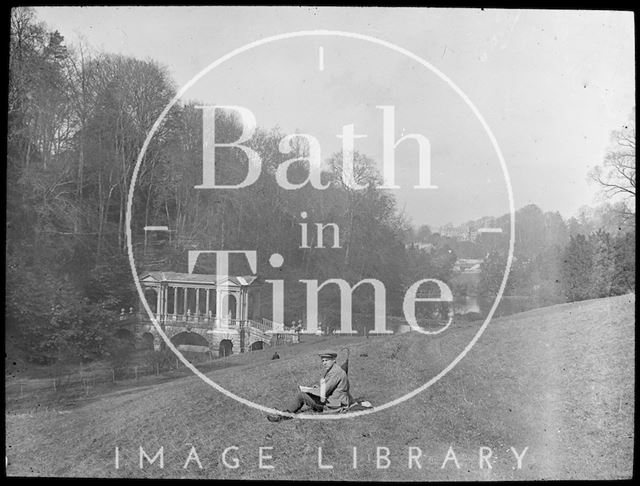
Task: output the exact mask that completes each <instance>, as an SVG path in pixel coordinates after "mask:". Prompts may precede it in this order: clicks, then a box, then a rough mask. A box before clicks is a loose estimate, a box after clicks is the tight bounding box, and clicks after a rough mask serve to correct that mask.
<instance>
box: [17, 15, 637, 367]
mask: <svg viewBox="0 0 640 486" xmlns="http://www.w3.org/2000/svg"><path fill="white" fill-rule="evenodd" d="M9 68H10V72H9V91H8V96H9V99H8V131H7V213H6V214H7V226H6V227H7V247H6V251H7V253H6V258H7V277H6V278H7V286H6V288H7V291H6V317H7V327H6V330H5V332H6V335H7V337H8V344H7V346H15V347H16V348H20V349H22V350H23V351H24V352H26V353H28V354H27V356H28V357H29V359H31V360H33V361H36V362H41V363H51V362H54V361H60V360H68V359H83V360H90V359H97V358H101V357H109V356H115V355H117V354H118V352H119V349H120V347H121V346H122V343H121V342H119V341H118V340H117V339H115V338H113V328H114V323H115V322H117V319H118V314H119V312H120V309H122V308H125V309H128V308H130V307H134V308H137V307H138V303H137V302H138V297H137V293H136V292H135V289H134V287H133V280H132V278H131V269H130V267H129V261H128V258H127V250H126V237H125V234H126V226H125V214H126V206H127V195H128V192H129V189H130V187H129V184H130V183H131V177H132V172H133V168H134V166H135V163H136V160H137V157H138V154H139V152H140V149H141V147H142V145H143V142H144V140H145V138H146V136H147V133H148V131H149V129H150V127H151V126H152V125H153V123H154V121H155V120H156V118H157V117H158V115H159V114H160V112H161V111H162V110H163V109H164V107H165V106H166V105H167V103H168V102H169V100H170V99H171V98H172V97H173V95H174V94H175V91H176V87H175V86H174V83H173V81H172V80H171V79H170V77H169V76H168V74H167V70H166V69H165V68H163V67H162V66H160V65H158V64H157V63H155V62H153V61H150V60H146V61H142V60H138V59H133V58H127V57H122V56H119V55H112V54H108V53H96V52H94V51H92V50H91V49H89V48H87V47H86V46H78V47H74V48H71V47H70V46H68V45H67V44H66V43H65V39H64V38H63V37H62V36H61V35H60V34H59V33H58V32H57V31H55V30H52V29H49V28H48V27H47V26H46V25H44V24H42V23H40V22H39V21H38V19H37V18H36V16H35V14H34V12H33V11H32V10H30V9H28V8H17V9H14V10H13V11H12V14H11V42H10V57H9ZM195 106H196V103H179V104H177V105H175V106H174V108H173V109H172V110H171V111H170V112H169V114H168V116H167V118H166V119H165V122H164V123H163V124H162V125H161V127H160V129H159V131H158V132H157V133H156V135H155V137H154V138H153V140H152V141H151V144H150V145H149V148H148V150H147V152H146V154H145V157H144V160H143V163H142V165H141V167H140V171H139V174H138V178H137V181H136V187H135V196H134V200H133V208H132V224H131V229H132V235H133V246H134V251H135V254H136V264H137V266H138V271H139V272H141V271H144V270H148V269H155V268H157V269H163V270H173V271H181V272H186V271H187V264H186V262H187V258H186V254H187V251H188V250H189V249H210V250H219V249H228V250H256V251H257V253H258V275H259V276H260V278H261V279H269V278H277V279H283V280H284V281H285V288H286V302H285V318H286V320H287V321H289V320H292V319H298V318H300V317H301V316H303V315H304V306H305V304H306V301H305V295H304V291H305V287H304V285H301V284H299V283H298V280H299V279H304V278H314V279H317V280H319V281H321V282H322V281H323V280H325V279H328V278H336V277H340V278H343V279H345V280H347V281H349V282H350V283H352V284H355V283H356V282H358V281H359V280H362V279H364V278H377V279H379V280H381V281H382V282H383V283H384V284H385V288H386V290H387V296H386V297H387V312H388V314H389V315H397V316H400V315H401V313H402V299H403V297H404V292H405V290H406V289H407V287H408V286H409V285H411V284H412V283H413V282H415V281H417V280H419V279H421V278H439V279H441V280H443V281H445V282H448V283H449V282H451V277H452V268H453V265H454V263H455V261H456V259H457V258H483V259H484V263H483V271H482V275H481V279H480V284H479V286H478V288H477V289H468V288H463V287H458V288H456V287H455V286H453V290H454V294H456V295H457V297H459V296H462V295H465V294H466V293H470V292H476V291H477V293H478V294H479V296H480V297H481V298H482V302H483V304H482V308H483V311H486V309H487V306H488V305H489V303H490V302H491V301H492V299H493V296H495V293H496V291H497V288H498V286H499V284H500V281H501V279H502V274H503V272H504V264H505V261H506V249H507V244H508V234H506V233H505V234H503V235H502V236H501V237H500V238H497V239H487V240H483V239H479V240H477V241H475V242H470V241H467V242H463V241H456V240H454V239H451V238H445V237H442V236H440V235H439V234H437V233H432V232H431V230H430V229H429V227H427V226H423V227H420V228H414V227H412V225H411V222H410V221H408V220H407V218H406V217H404V216H403V215H402V214H401V213H400V212H399V210H398V208H397V206H396V202H395V200H394V199H393V197H392V196H391V195H390V194H389V193H387V192H385V191H383V190H381V189H379V187H378V186H379V182H380V181H379V176H378V174H377V172H376V170H375V169H374V166H375V164H374V161H371V160H369V159H368V158H367V157H366V156H364V155H361V154H356V157H355V159H356V179H357V180H358V181H359V182H361V183H364V182H369V183H370V185H369V188H368V189H364V190H353V189H351V188H350V187H349V185H347V184H345V183H344V180H343V175H342V172H341V168H340V164H339V161H338V157H337V155H336V156H334V157H333V158H332V159H331V160H330V161H329V163H328V164H327V167H329V168H330V170H328V171H326V172H325V173H323V180H324V182H327V183H329V184H330V186H329V188H328V189H326V190H322V191H320V190H316V189H313V188H311V187H310V186H309V185H307V186H304V187H303V188H301V189H299V190H295V191H287V190H284V189H282V188H281V187H280V186H279V185H278V184H277V183H276V181H275V177H274V173H275V170H276V168H277V167H278V166H279V165H280V164H281V163H282V162H284V161H285V160H289V159H291V157H292V154H291V153H290V154H282V153H280V151H279V150H278V143H279V141H280V139H281V138H282V134H280V133H279V132H278V131H277V130H276V129H266V128H265V129H260V130H259V131H258V133H257V134H256V135H255V136H254V137H253V139H252V140H251V146H252V147H253V148H255V149H256V150H258V151H259V152H260V153H261V155H262V157H263V170H262V176H261V177H260V178H259V179H258V181H257V182H256V183H255V184H253V185H251V186H249V187H247V188H244V189H242V190H231V191H230V190H219V189H217V190H195V189H194V186H195V185H197V184H200V183H201V182H202V111H201V110H198V109H196V108H195ZM632 129H633V141H634V147H633V190H634V193H633V195H634V197H635V126H634V127H633V128H632ZM238 133H239V127H238V123H237V121H236V120H235V119H234V118H233V117H232V116H225V115H224V114H220V116H218V118H217V120H216V137H220V138H219V139H217V140H216V141H233V140H235V138H237V135H238ZM305 150H306V148H305V147H304V146H302V145H299V146H297V147H295V149H294V152H297V154H298V155H299V156H301V157H303V156H304V153H305ZM222 155H223V156H224V157H223V158H222V160H221V162H220V164H219V166H218V169H219V171H220V172H219V173H218V174H217V177H218V176H219V177H220V180H225V181H228V183H233V182H234V181H235V182H238V181H240V180H242V178H243V177H244V174H245V173H246V161H245V159H244V158H243V157H241V156H239V155H238V154H237V153H235V152H234V151H231V150H230V151H228V152H223V153H222ZM307 173H308V169H307V165H306V163H305V162H304V161H300V162H297V163H295V164H293V165H292V166H291V167H290V169H289V179H290V180H291V181H304V180H305V179H306V177H307ZM598 175H599V176H600V177H601V178H604V177H605V176H606V174H604V173H602V172H601V173H599V174H598ZM632 208H633V206H631V205H629V203H628V202H627V203H625V202H621V203H616V204H608V203H607V204H604V205H603V206H601V207H599V208H595V209H588V208H585V210H584V211H582V213H581V214H580V215H579V216H578V217H577V218H571V219H570V220H567V221H565V220H563V218H562V217H561V216H560V214H559V213H552V212H548V213H543V212H542V211H541V210H540V209H539V208H537V207H536V206H533V205H532V206H527V207H525V208H522V209H521V210H519V211H518V213H517V215H516V235H515V241H516V252H515V255H516V259H515V261H514V265H513V269H512V274H511V277H510V279H509V284H508V286H507V289H506V292H505V295H508V296H523V295H526V296H528V297H529V301H528V302H529V304H528V305H529V307H531V306H540V305H549V304H553V303H558V302H565V301H571V300H580V299H587V298H595V297H603V296H607V295H615V294H621V293H625V292H629V291H632V290H634V289H635V246H634V244H635V214H630V213H633V209H632ZM302 211H305V212H306V213H307V214H308V217H307V219H306V222H307V223H309V225H310V226H311V225H312V224H313V223H315V222H319V223H327V222H332V223H336V224H337V226H338V227H339V228H340V248H331V244H330V243H331V242H332V238H331V236H330V235H331V231H330V230H328V231H327V232H326V234H325V246H326V247H327V248H324V249H322V250H318V249H304V248H300V226H299V223H300V222H301V217H300V214H301V212H302ZM508 222H509V216H508V215H504V216H500V217H487V218H484V219H483V220H479V221H476V222H470V223H469V224H470V225H472V226H473V225H477V226H478V227H479V226H481V225H483V224H486V223H491V224H493V225H495V226H498V227H502V228H503V229H504V230H505V232H508ZM147 225H167V226H168V227H169V228H171V230H172V233H171V234H170V238H169V239H166V240H164V241H159V242H158V241H157V240H156V239H154V241H153V242H151V243H149V242H148V244H147V245H145V237H144V232H143V228H144V227H145V226H147ZM309 236H310V238H314V237H317V234H316V233H310V234H309ZM311 242H312V243H313V240H311ZM417 243H428V245H427V247H426V248H425V245H424V244H423V245H418V244H417ZM310 246H313V245H312V244H311V245H310ZM272 253H280V254H281V255H282V256H283V257H284V261H285V263H284V265H283V266H282V268H281V269H274V268H272V267H271V266H270V265H269V263H268V260H269V256H270V255H271V254H272ZM196 271H197V272H202V273H214V272H215V266H214V265H213V260H212V259H211V260H208V259H207V258H204V257H203V258H201V260H200V261H199V262H198V267H197V268H196ZM232 273H237V274H241V273H248V269H247V268H246V267H243V266H242V264H241V262H239V261H233V260H232ZM265 289H266V290H265V295H263V298H262V301H261V302H262V306H263V307H262V309H261V311H262V315H264V316H265V317H269V316H270V295H269V286H267V285H265ZM320 295H321V302H320V303H321V309H323V312H324V321H325V322H326V323H328V325H336V326H337V325H339V324H338V322H339V316H338V312H339V308H340V306H339V301H338V298H339V294H338V292H337V289H333V290H331V289H329V288H328V289H326V291H324V290H323V292H322V293H321V294H320ZM532 299H533V300H532ZM372 312H373V293H372V292H370V290H369V289H366V286H362V287H361V288H359V289H358V290H356V292H355V298H354V313H356V314H358V315H361V316H367V315H371V313H372Z"/></svg>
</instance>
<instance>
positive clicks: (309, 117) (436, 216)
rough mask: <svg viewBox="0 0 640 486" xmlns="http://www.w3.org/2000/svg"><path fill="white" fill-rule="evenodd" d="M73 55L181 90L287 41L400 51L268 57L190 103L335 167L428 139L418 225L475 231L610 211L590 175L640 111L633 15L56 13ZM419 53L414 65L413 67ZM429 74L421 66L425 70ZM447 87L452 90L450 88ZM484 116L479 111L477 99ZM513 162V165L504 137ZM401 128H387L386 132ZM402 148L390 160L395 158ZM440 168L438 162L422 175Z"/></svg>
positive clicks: (414, 205)
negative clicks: (515, 221)
mask: <svg viewBox="0 0 640 486" xmlns="http://www.w3.org/2000/svg"><path fill="white" fill-rule="evenodd" d="M36 11H37V14H38V17H39V19H40V20H42V21H44V22H45V23H46V24H47V25H48V27H49V28H51V29H57V30H59V31H60V33H61V34H62V35H63V36H64V37H65V39H66V41H67V44H70V45H77V43H78V42H83V43H85V45H88V46H90V48H91V49H93V50H95V51H96V52H109V53H120V54H123V55H128V56H133V57H136V58H140V59H152V60H155V61H157V62H159V63H160V64H162V65H164V66H166V67H167V69H168V71H169V73H170V74H171V76H172V78H173V79H174V81H175V83H176V86H177V87H182V86H184V85H185V84H186V83H188V82H189V81H190V80H191V79H192V78H194V76H196V75H197V74H198V73H200V72H201V71H202V70H204V69H205V68H207V67H209V66H211V64H212V63H213V62H214V61H216V60H217V59H219V58H221V57H222V56H224V55H226V54H228V53H230V52H231V51H233V50H235V49H238V48H240V47H242V46H245V45H246V44H248V43H251V42H254V41H258V40H260V39H264V38H266V37H270V36H276V35H280V34H284V33H290V32H299V31H312V30H318V29H322V30H331V31H343V32H350V33H355V34H360V35H364V36H369V37H371V38H375V39H379V40H382V41H386V42H387V43H390V44H392V45H394V46H399V47H400V48H402V49H404V50H406V51H403V52H405V53H403V52H399V51H398V50H394V49H392V48H390V47H389V44H385V45H381V44H380V43H375V42H372V41H368V40H364V39H362V38H352V37H344V36H337V35H324V36H320V35H307V36H298V37H291V38H287V39H280V40H277V41H273V42H269V43H265V44H262V45H259V46H256V47H254V48H251V49H248V50H246V51H244V52H241V53H238V54H237V55H236V56H234V57H233V58H231V59H229V60H228V61H225V62H224V63H222V64H220V65H219V66H217V67H215V68H213V69H211V70H210V71H208V72H207V73H206V74H205V75H203V76H202V77H201V78H200V79H199V80H198V82H197V83H195V84H194V85H193V86H192V87H191V88H190V89H189V90H188V91H187V92H186V93H185V96H184V98H183V99H184V100H198V101H200V102H202V103H205V104H219V105H237V106H242V107H245V108H247V109H249V110H250V111H251V112H252V113H253V114H254V115H255V117H256V120H257V124H258V126H260V127H265V128H271V127H274V126H277V127H279V129H280V130H281V132H282V133H283V135H285V134H291V133H296V132H298V133H304V134H309V135H313V136H314V137H315V138H316V139H317V140H318V142H319V146H320V147H321V153H322V158H323V159H325V158H327V157H329V156H330V155H331V154H332V153H334V152H338V151H340V150H341V143H342V142H341V139H339V138H338V137H337V135H339V134H340V133H341V132H342V127H344V126H347V125H350V124H353V125H354V130H355V133H356V134H358V135H366V138H358V139H356V140H355V148H356V149H357V150H358V151H360V152H362V153H364V154H366V155H367V156H369V157H371V158H372V159H373V160H375V161H376V162H377V163H378V164H379V166H380V167H382V162H383V160H384V153H385V144H384V142H385V141H384V138H383V127H384V117H383V114H384V113H387V115H388V114H389V111H388V110H383V109H382V108H378V107H380V106H393V107H394V121H395V130H394V132H393V134H392V135H393V137H392V139H389V140H387V142H389V141H390V143H394V142H397V141H398V140H400V139H401V137H403V136H405V135H411V134H414V135H416V137H417V138H419V137H421V138H422V139H424V140H427V141H428V147H429V150H426V149H423V152H422V153H423V154H425V153H428V156H429V158H430V167H429V169H430V170H427V169H425V172H428V173H429V174H430V180H431V185H433V186H437V187H435V188H428V189H425V188H415V186H416V185H417V184H418V172H419V170H418V157H419V155H420V154H419V151H418V143H417V141H416V140H413V139H407V140H405V141H403V142H401V143H399V144H398V146H397V148H396V149H395V152H394V153H395V164H396V172H395V174H396V181H395V182H396V184H397V185H399V186H400V189H398V190H395V191H393V192H394V194H395V195H396V197H397V200H398V204H399V207H400V208H401V209H402V210H403V211H404V213H405V214H406V215H407V216H408V217H409V218H410V219H411V220H412V221H413V222H414V224H416V225H420V224H429V225H431V226H440V225H443V224H445V223H448V222H452V223H454V224H460V223H463V222H466V221H469V220H472V219H477V218H480V217H482V216H487V215H492V216H499V215H502V214H504V213H506V212H508V211H509V198H508V191H507V182H506V181H507V174H508V179H509V180H510V183H511V186H512V190H513V198H514V205H515V208H516V209H517V208H520V207H522V206H525V205H527V204H536V205H538V206H539V207H540V208H542V209H543V210H544V211H559V212H560V213H561V214H562V215H563V216H564V217H565V218H567V217H570V216H573V215H575V213H576V211H577V210H578V208H580V207H581V206H583V205H587V204H596V203H597V202H598V200H597V199H596V193H597V190H598V188H597V186H596V185H594V184H593V183H589V182H588V177H587V174H588V172H589V170H590V169H591V168H592V167H594V166H596V165H598V164H600V163H601V162H602V160H603V158H604V155H605V153H606V150H607V147H608V144H609V137H610V133H611V131H613V130H615V129H619V128H620V127H621V126H622V125H623V124H624V123H625V122H626V121H627V120H628V117H629V115H630V113H631V110H632V108H633V106H634V103H635V57H634V56H635V52H634V26H633V14H632V13H630V12H612V11H611V12H610V11H579V10H574V11H560V10H557V11H544V10H491V9H489V10H484V11H482V10H478V9H431V8H371V7H367V8H343V7H340V8H311V7H43V8H37V9H36ZM406 52H409V53H411V54H412V55H413V57H412V56H411V55H407V54H406ZM416 59H419V60H422V61H423V62H419V60H416ZM447 79H448V80H449V81H450V83H449V82H447ZM465 97H466V99H468V100H469V102H470V104H469V103H467V102H465V99H464V98H465ZM472 107H475V108H476V111H477V113H479V114H480V115H481V117H482V119H484V121H485V122H486V125H487V126H488V127H489V129H490V132H491V133H492V134H493V136H494V137H495V140H496V142H497V144H498V146H499V148H500V150H501V152H502V154H503V156H504V167H503V166H502V165H501V163H500V159H499V157H498V153H497V151H496V150H495V147H494V145H493V144H492V142H491V139H490V136H489V132H488V131H487V130H486V129H485V128H484V126H483V123H482V121H481V119H480V118H478V117H477V116H476V114H475V113H474V109H473V108H472ZM389 120H390V117H388V118H387V121H389ZM388 152H389V151H388V150H387V154H388ZM424 160H425V157H424V156H423V162H424Z"/></svg>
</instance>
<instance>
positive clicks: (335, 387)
mask: <svg viewBox="0 0 640 486" xmlns="http://www.w3.org/2000/svg"><path fill="white" fill-rule="evenodd" d="M319 356H320V359H321V360H322V366H323V367H324V369H325V372H324V375H323V376H322V378H321V380H320V386H318V385H314V386H313V387H301V389H300V391H298V393H297V394H296V396H295V398H294V399H292V400H291V402H289V404H288V406H287V407H286V408H285V409H284V410H282V411H283V412H289V413H298V412H299V411H300V410H301V409H302V407H303V406H305V405H307V406H308V407H309V408H310V409H311V410H313V411H315V412H329V413H331V412H333V413H336V412H340V411H341V410H342V409H343V408H346V407H349V406H350V405H351V404H352V403H354V400H353V397H352V396H351V395H350V394H349V377H348V376H347V374H346V373H345V372H344V370H343V369H342V368H341V367H340V366H339V365H337V364H336V358H337V357H338V354H337V353H334V352H332V351H328V352H325V353H320V354H319ZM290 418H292V417H288V416H286V415H268V416H267V420H269V421H270V422H280V421H281V420H288V419H290Z"/></svg>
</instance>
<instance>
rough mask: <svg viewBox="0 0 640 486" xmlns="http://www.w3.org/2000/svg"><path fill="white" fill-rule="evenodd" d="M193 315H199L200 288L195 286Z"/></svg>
mask: <svg viewBox="0 0 640 486" xmlns="http://www.w3.org/2000/svg"><path fill="white" fill-rule="evenodd" d="M194 315H195V316H199V315H200V289H199V288H198V287H196V311H195V312H194Z"/></svg>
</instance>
